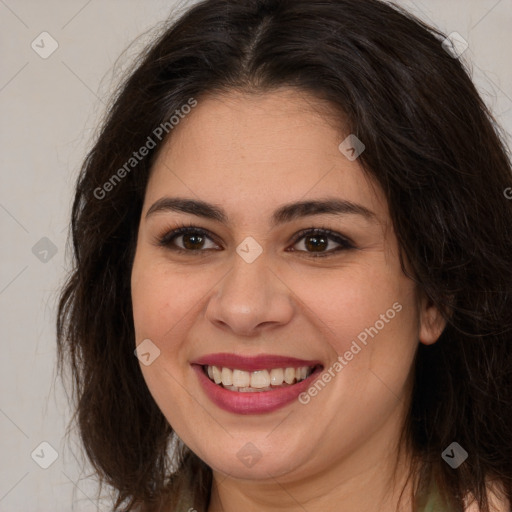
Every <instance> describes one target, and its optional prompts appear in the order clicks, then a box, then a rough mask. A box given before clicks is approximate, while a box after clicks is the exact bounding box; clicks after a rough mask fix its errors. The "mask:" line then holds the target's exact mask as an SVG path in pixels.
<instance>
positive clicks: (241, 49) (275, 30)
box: [57, 0, 512, 512]
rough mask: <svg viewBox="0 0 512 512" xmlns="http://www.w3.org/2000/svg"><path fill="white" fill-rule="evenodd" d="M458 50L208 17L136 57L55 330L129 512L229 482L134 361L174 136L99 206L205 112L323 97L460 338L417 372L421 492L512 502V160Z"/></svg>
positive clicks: (89, 446) (104, 146) (391, 15)
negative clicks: (157, 208) (231, 101)
mask: <svg viewBox="0 0 512 512" xmlns="http://www.w3.org/2000/svg"><path fill="white" fill-rule="evenodd" d="M444 38H445V35H443V34H442V33H441V32H439V31H438V30H437V29H435V28H433V27H430V26H428V25H426V24H424V23H423V22H421V21H420V20H418V19H416V18H415V17H413V16H412V15H410V14H409V13H407V12H405V11H403V10H402V9H401V8H399V7H397V6H392V5H389V4H387V3H384V2H382V1H379V0H318V1H314V0H204V1H202V2H200V3H197V4H196V5H193V6H191V7H190V8H189V9H187V10H186V11H185V12H184V13H182V15H181V16H180V17H179V19H177V20H172V21H169V22H168V23H167V26H166V28H165V30H164V31H163V32H162V34H160V35H158V37H156V38H155V39H154V41H153V43H152V44H150V45H149V46H148V47H147V48H146V49H145V50H144V52H143V53H142V54H141V55H140V56H139V58H138V60H137V62H136V65H135V67H134V68H133V69H132V70H131V72H130V74H129V76H128V78H127V79H125V80H124V81H123V84H122V86H120V88H119V90H118V91H117V93H116V95H115V97H114V98H113V100H112V106H111V108H110V109H109V111H108V113H107V115H106V117H105V120H104V122H103V124H102V127H101V131H100V133H99V135H98V137H97V140H96V141H95V144H94V146H93V147H92V149H91V151H90V152H89V153H88V155H87V157H86V159H85V162H84V164H83V167H82V169H81V173H80V176H79V178H78V182H77V186H76V195H75V198H74V203H73V208H72V228H71V231H72V232H71V236H72V249H73V268H72V271H71V273H70V275H69V277H68V280H67V282H66V284H65V286H64V287H63V289H62V291H61V295H60V302H59V309H58V318H57V350H58V370H59V374H61V375H64V373H65V370H66V369H68V370H70V372H71V375H72V379H71V385H72V390H73V393H72V399H73V405H74V409H73V411H74V415H73V417H72V419H71V421H70V424H69V425H68V433H69V431H70V429H71V428H72V427H74V426H75V423H76V426H77V428H78V432H79V434H80V437H81V442H82V443H83V447H84V448H85V453H86V455H87V458H88V459H89V461H90V462H91V464H92V466H93V468H94V470H95V472H96V473H97V475H98V477H99V482H100V489H101V488H102V487H103V486H104V485H105V484H108V485H109V486H110V487H111V488H113V489H114V493H115V505H114V508H115V510H119V508H120V507H125V508H124V510H126V511H131V510H144V511H149V510H163V509H164V507H165V506H167V507H169V506H171V510H176V508H172V507H176V503H178V501H179V500H180V499H181V498H182V497H183V496H185V495H186V493H192V495H193V498H194V502H193V504H194V506H195V508H196V509H197V510H200V511H201V510H206V508H207V506H208V502H209V497H210V488H211V482H212V474H211V469H210V468H209V467H208V466H207V465H206V464H205V463H204V462H203V461H202V460H200V459H199V458H198V457H197V456H196V455H195V454H194V453H192V452H191V451H190V450H189V449H188V448H187V447H186V446H184V445H183V444H182V443H181V441H180V440H179V439H176V436H175V434H174V432H173V430H172V428H171V426H170V425H169V424H168V422H167V421H166V419H165V417H164V415H163V414H162V412H161V411H160V409H159V408H158V406H157V405H156V403H155V401H154V400H153V398H152V396H151V394H150V392H149V390H148V388H147V386H146V383H145V381H144V379H143V376H142V373H141V370H140V366H139V362H138V360H137V358H136V357H135V356H134V348H135V336H134V325H133V316H132V308H131V296H130V274H131V267H132V262H133V257H134V252H135V247H136V243H137V228H138V223H139V220H140V215H141V209H142V203H143V198H144V193H145V188H146V184H147V181H148V176H149V174H150V172H151V168H152V164H153V162H154V160H155V157H156V155H157V154H158V150H159V149H160V148H161V147H162V144H163V143H164V142H165V140H166V139H165V138H164V137H162V140H161V141H158V142H157V143H156V145H155V147H154V148H152V149H150V150H149V152H148V155H147V156H146V157H145V158H143V159H141V160H140V161H138V162H137V164H136V165H134V166H133V169H130V172H126V173H124V174H123V180H122V181H121V182H119V183H117V182H116V183H114V184H113V185H112V186H110V187H109V192H108V194H104V193H103V192H102V193H101V194H99V193H98V190H99V189H101V188H102V187H103V190H106V187H105V186H104V184H105V183H107V182H109V180H112V176H113V175H115V174H116V173H118V170H119V169H121V168H123V165H125V170H126V162H127V161H129V159H130V158H131V157H132V155H133V152H134V151H135V150H138V148H140V147H142V146H144V145H145V144H146V142H147V138H148V136H150V135H151V134H152V133H153V132H154V130H155V128H156V127H158V126H160V125H161V124H162V123H165V122H167V121H168V120H169V118H170V116H172V115H173V113H175V112H176V110H179V109H180V108H181V107H182V106H183V105H185V104H186V103H187V101H189V100H190V98H195V99H196V100H197V101H198V102H200V101H201V98H202V97H205V95H206V94H211V93H222V92H229V91H234V90H237V91H244V92H249V93H265V92H271V91H273V90H275V89H277V88H281V87H289V88H295V89H297V90H299V91H305V92H307V93H309V94H311V95H313V96H314V97H316V98H318V99H321V100H326V101H327V102H328V104H329V105H332V112H333V113H335V115H338V114H336V112H340V113H342V114H343V115H342V116H341V115H340V116H339V118H340V121H342V122H343V123H344V126H345V127H346V129H347V131H348V132H349V133H353V134H355V135H356V136H357V137H358V138H359V139H361V140H362V141H363V142H364V144H365V146H366V150H365V152H364V153H363V154H362V155H361V156H360V157H359V160H358V161H359V162H360V164H361V165H362V166H363V169H364V172H365V173H367V174H368V176H370V177H371V178H372V179H373V180H374V181H375V182H376V183H378V184H379V186H380V187H381V188H382V190H383V191H384V193H385V195H386V198H387V201H388V205H389V208H390V214H391V219H392V222H393V225H394V229H395V232H396V234H397V237H398V242H399V246H400V261H401V263H402V269H403V271H404V272H406V267H407V268H408V269H409V273H408V274H407V275H409V276H410V277H411V278H412V279H414V280H415V282H416V283H417V284H418V286H419V289H420V290H422V291H423V292H424V293H425V294H426V296H427V297H428V298H429V299H430V300H431V301H432V302H433V303H434V304H435V305H436V306H437V307H438V308H439V310H440V311H441V312H442V314H443V316H444V317H445V319H446V321H447V325H446V328H445V329H444V331H443V333H442V334H441V337H440V338H439V340H438V341H437V342H436V343H435V344H433V345H431V346H425V345H423V344H419V347H418V350H417V354H416V358H415V362H414V368H413V371H414V388H413V392H412V397H411V406H410V409H409V412H408V415H407V418H406V422H405V424H404V426H403V432H402V436H403V440H404V442H405V444H406V446H407V447H408V449H409V450H410V451H411V453H413V454H414V460H413V463H412V467H411V475H412V474H415V475H417V480H415V481H416V484H415V487H414V492H415V495H416V496H417V495H419V492H420V490H421V488H423V487H425V486H426V483H427V482H431V481H434V482H435V483H436V485H437V486H438V488H439V490H440V492H441V495H442V496H443V498H444V500H445V501H446V503H447V504H449V505H451V506H452V507H454V510H456V511H462V510H463V497H464V496H465V495H467V493H471V494H472V495H473V496H474V497H475V498H476V500H477V502H478V505H479V507H480V508H481V510H482V511H484V512H488V510H489V507H488V499H487V493H486V484H487V483H488V482H489V481H497V482H501V484H502V486H503V487H502V488H503V489H504V492H505V493H506V496H507V498H508V500H510V502H512V295H511V292H512V265H511V259H512V201H510V200H507V199H506V197H505V196H504V190H506V189H507V188H508V187H510V186H511V185H512V172H511V165H510V153H509V150H508V149H507V145H506V142H505V137H504V135H503V132H502V131H500V128H499V127H498V125H497V123H496V121H495V120H494V118H493V117H492V115H491V113H490V112H489V110H488V109H487V108H486V106H485V104H484V102H483V101H482V99H481V97H480V96H479V94H478V92H477V90H476V88H475V86H474V84H473V83H472V80H471V79H470V74H469V71H468V70H467V69H466V66H465V64H464V63H463V62H461V60H460V59H457V58H454V57H453V56H452V55H451V54H449V53H448V52H447V51H445V49H444V48H443V47H442V44H441V43H442V41H443V40H444ZM167 131H169V134H168V135H167V138H168V137H171V136H172V130H167ZM118 176H119V174H118ZM110 183H111V184H112V181H110ZM100 196H101V197H100ZM173 441H177V445H175V444H173V443H172V442H173ZM453 441H457V442H458V443H459V444H460V445H461V446H462V447H463V448H464V449H465V450H466V451H467V452H468V453H469V458H468V459H467V461H466V462H465V463H464V464H462V465H461V466H460V467H459V468H458V469H457V470H453V469H452V468H451V467H449V466H448V464H446V463H445V462H444V461H443V460H442V458H441V453H442V452H443V450H444V449H445V448H446V447H447V446H448V445H450V444H451V443H452V442H453ZM422 486H423V487H422ZM173 504H174V505H173Z"/></svg>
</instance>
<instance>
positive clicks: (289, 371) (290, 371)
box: [284, 368, 295, 384]
mask: <svg viewBox="0 0 512 512" xmlns="http://www.w3.org/2000/svg"><path fill="white" fill-rule="evenodd" d="M294 379H295V368H286V370H285V371H284V381H285V382H286V384H293V381H294Z"/></svg>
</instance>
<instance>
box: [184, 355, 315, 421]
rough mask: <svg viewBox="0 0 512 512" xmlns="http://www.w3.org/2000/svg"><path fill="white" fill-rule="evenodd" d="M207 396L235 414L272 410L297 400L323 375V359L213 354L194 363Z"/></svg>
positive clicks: (214, 402)
mask: <svg viewBox="0 0 512 512" xmlns="http://www.w3.org/2000/svg"><path fill="white" fill-rule="evenodd" d="M191 366H192V369H193V370H194V371H195V373H196V375H197V378H198V383H199V385H200V387H201V389H202V391H203V393H204V395H205V396H206V397H207V398H208V399H209V400H210V401H211V402H212V403H213V404H215V405H216V406H217V407H220V408H221V409H224V410H225V411H228V412H230V413H234V414H244V415H246V414H266V413H272V412H274V411H276V410H278V409H280V408H282V407H284V406H286V405H288V404H292V403H293V402H295V401H297V399H298V397H299V395H300V394H301V393H303V392H304V391H305V390H307V389H308V387H309V386H311V385H312V384H313V382H314V381H315V380H316V379H317V378H318V377H319V376H320V374H321V372H322V370H323V368H324V366H323V365H322V364H321V363H320V361H311V360H310V361H306V360H304V359H297V358H292V357H284V356H276V355H270V354H269V355H265V354H260V355H258V356H253V357H242V356H238V355H236V354H226V353H223V354H210V355H207V356H203V357H201V358H199V359H196V360H194V361H192V362H191Z"/></svg>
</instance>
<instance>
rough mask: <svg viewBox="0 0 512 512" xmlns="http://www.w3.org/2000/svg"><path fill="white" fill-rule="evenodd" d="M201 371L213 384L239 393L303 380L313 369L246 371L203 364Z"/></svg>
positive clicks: (268, 389) (302, 367)
mask: <svg viewBox="0 0 512 512" xmlns="http://www.w3.org/2000/svg"><path fill="white" fill-rule="evenodd" d="M203 371H204V372H205V374H206V375H208V377H209V379H210V380H211V381H212V382H215V384H218V385H219V386H222V387H223V388H224V389H229V390H230V391H237V392H241V393H248V392H262V391H271V390H272V389H275V388H279V387H286V386H291V385H293V384H296V383H298V382H301V381H303V380H304V379H306V378H307V377H309V376H310V375H311V374H312V373H313V371H314V367H312V366H301V367H300V368H291V367H288V368H272V369H268V370H256V371H253V372H247V371H244V370H237V369H231V368H225V367H218V366H210V365H204V366H203Z"/></svg>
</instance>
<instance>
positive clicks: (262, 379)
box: [251, 370, 270, 389]
mask: <svg viewBox="0 0 512 512" xmlns="http://www.w3.org/2000/svg"><path fill="white" fill-rule="evenodd" d="M267 386H270V374H269V373H268V371H267V370H258V371H255V372H252V373H251V387H252V388H257V389H260V388H266V387H267Z"/></svg>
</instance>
